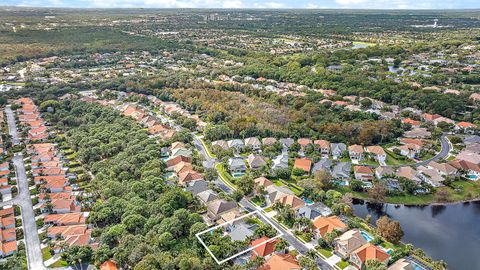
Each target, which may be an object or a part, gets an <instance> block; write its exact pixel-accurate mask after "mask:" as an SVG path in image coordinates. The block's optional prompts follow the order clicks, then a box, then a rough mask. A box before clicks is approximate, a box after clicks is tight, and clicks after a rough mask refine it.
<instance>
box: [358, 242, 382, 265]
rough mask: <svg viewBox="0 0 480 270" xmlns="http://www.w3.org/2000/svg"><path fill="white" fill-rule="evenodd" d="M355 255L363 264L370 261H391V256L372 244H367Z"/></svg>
mask: <svg viewBox="0 0 480 270" xmlns="http://www.w3.org/2000/svg"><path fill="white" fill-rule="evenodd" d="M354 253H355V254H356V255H357V257H358V258H359V259H360V261H361V262H362V263H365V262H367V261H368V260H377V261H379V262H386V261H388V260H389V259H390V255H388V254H387V253H386V252H385V251H383V250H381V249H379V248H378V247H376V246H375V245H373V244H371V243H367V244H365V245H363V246H361V247H360V248H358V249H357V250H355V251H354Z"/></svg>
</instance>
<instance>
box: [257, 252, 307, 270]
mask: <svg viewBox="0 0 480 270" xmlns="http://www.w3.org/2000/svg"><path fill="white" fill-rule="evenodd" d="M300 269H302V267H301V266H300V265H299V264H298V261H297V259H295V257H293V256H292V255H290V254H274V255H273V256H272V257H270V258H269V259H268V260H267V261H266V262H265V264H263V265H262V266H260V267H259V268H258V269H257V270H300Z"/></svg>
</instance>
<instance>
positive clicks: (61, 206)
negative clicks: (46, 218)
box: [40, 199, 82, 214]
mask: <svg viewBox="0 0 480 270" xmlns="http://www.w3.org/2000/svg"><path fill="white" fill-rule="evenodd" d="M48 204H49V203H48V202H46V203H43V204H42V205H40V211H41V212H42V213H48V207H47V205H48ZM50 204H51V205H52V212H53V213H56V214H66V213H73V212H77V213H79V212H81V211H82V206H81V204H80V202H77V201H76V200H71V199H55V200H52V201H51V202H50Z"/></svg>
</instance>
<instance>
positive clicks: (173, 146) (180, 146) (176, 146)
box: [170, 142, 186, 152]
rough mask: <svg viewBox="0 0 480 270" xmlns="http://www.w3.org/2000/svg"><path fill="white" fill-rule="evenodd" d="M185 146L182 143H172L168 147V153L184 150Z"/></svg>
mask: <svg viewBox="0 0 480 270" xmlns="http://www.w3.org/2000/svg"><path fill="white" fill-rule="evenodd" d="M185 148H186V146H185V144H184V143H182V142H173V143H172V145H171V146H170V151H171V152H173V150H177V149H185Z"/></svg>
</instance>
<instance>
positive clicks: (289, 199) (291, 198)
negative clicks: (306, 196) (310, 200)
mask: <svg viewBox="0 0 480 270" xmlns="http://www.w3.org/2000/svg"><path fill="white" fill-rule="evenodd" d="M277 202H279V203H281V204H283V205H290V207H291V208H292V209H294V210H295V209H297V208H300V207H303V206H305V202H304V201H303V200H302V199H300V198H299V197H297V196H295V195H292V194H288V195H286V196H283V197H280V198H279V199H278V200H277Z"/></svg>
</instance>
